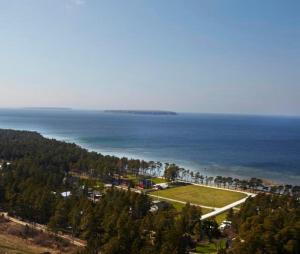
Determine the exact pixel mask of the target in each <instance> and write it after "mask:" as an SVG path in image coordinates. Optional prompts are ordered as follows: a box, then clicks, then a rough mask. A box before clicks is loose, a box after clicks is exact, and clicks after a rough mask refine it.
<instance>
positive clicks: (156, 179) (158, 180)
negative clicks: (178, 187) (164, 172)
mask: <svg viewBox="0 0 300 254" xmlns="http://www.w3.org/2000/svg"><path fill="white" fill-rule="evenodd" d="M150 179H151V181H152V182H154V183H156V184H157V183H166V182H167V180H166V179H164V178H159V177H152V178H150Z"/></svg>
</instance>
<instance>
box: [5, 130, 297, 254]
mask: <svg viewBox="0 0 300 254" xmlns="http://www.w3.org/2000/svg"><path fill="white" fill-rule="evenodd" d="M0 160H1V161H0V162H1V163H0V165H1V167H0V208H1V209H2V210H3V211H7V212H8V213H9V215H10V216H14V217H18V218H20V219H22V220H24V221H27V222H28V223H33V224H34V223H40V224H44V225H47V227H48V228H49V229H50V230H51V231H52V232H53V233H54V234H57V235H60V234H68V235H71V236H73V237H76V238H80V239H83V240H85V241H86V248H85V249H84V250H82V251H81V252H82V253H98V252H99V251H101V253H102V254H113V253H118V254H122V253H124V254H127V253H128V254H129V253H130V254H135V253H136V254H137V253H141V254H152V253H153V254H154V253H163V254H164V253H166V254H167V253H177V254H181V253H182V254H183V253H187V252H189V251H196V250H197V249H199V248H201V246H202V247H203V246H210V247H211V246H212V244H218V243H220V242H222V243H223V242H224V240H225V242H226V244H225V245H223V244H222V246H221V245H218V248H217V251H218V252H219V253H237V254H239V253H297V252H299V232H300V231H299V221H300V220H299V196H298V195H299V187H297V186H283V188H279V187H278V188H276V189H271V191H270V193H268V194H267V195H266V194H259V195H257V197H255V198H249V199H248V200H247V202H246V203H245V205H242V206H241V208H240V211H239V212H237V213H232V212H229V213H228V214H227V219H229V220H231V221H232V228H231V229H230V230H231V232H221V231H220V230H219V225H218V223H217V222H216V221H215V219H214V218H210V219H206V220H201V215H202V214H203V211H202V210H201V208H199V207H196V206H193V205H190V203H189V202H192V201H196V202H195V203H197V202H199V200H201V202H199V204H200V203H201V204H212V203H211V200H213V202H214V205H216V206H223V205H224V204H227V203H228V202H233V201H234V200H237V199H239V198H242V197H244V196H243V194H242V193H238V192H232V191H228V190H225V189H224V190H219V189H212V188H207V187H204V186H196V185H191V184H188V185H186V186H181V187H178V186H176V183H175V182H176V181H179V185H181V184H183V183H182V182H184V180H185V181H190V182H191V181H193V182H198V183H200V184H203V185H206V184H207V185H209V184H215V185H217V186H220V187H223V188H232V189H239V188H241V189H243V188H245V189H247V190H251V191H256V192H257V191H259V190H261V191H264V189H263V188H262V182H261V181H260V180H259V179H256V178H253V179H250V180H248V181H246V180H238V181H237V180H235V179H232V178H228V177H221V176H220V177H215V178H210V177H205V176H201V175H200V174H197V173H192V172H191V171H188V170H185V169H183V168H180V167H178V166H176V165H174V164H166V165H165V169H166V170H165V172H164V175H165V178H166V181H170V182H171V183H172V184H173V185H175V187H174V188H170V189H167V190H161V191H158V192H152V193H153V194H154V195H155V194H158V193H159V194H160V195H164V193H169V195H173V196H172V197H175V198H176V199H184V201H187V203H186V204H185V205H183V206H181V207H180V209H178V208H177V209H175V208H174V206H173V205H172V204H171V205H168V206H164V207H163V208H162V209H158V210H154V211H151V208H152V205H153V201H152V198H151V197H150V196H149V195H146V194H143V193H137V192H135V191H133V190H132V188H131V187H135V186H134V184H138V185H140V187H141V188H144V187H146V188H148V184H146V186H144V185H142V183H143V180H145V179H146V180H147V179H149V178H150V179H151V178H152V177H157V176H160V175H162V174H161V172H160V171H162V163H159V162H145V161H142V160H136V159H127V158H117V157H114V156H103V155H101V154H99V153H95V152H88V151H87V150H85V149H83V148H81V147H79V146H77V145H75V144H69V143H65V142H60V141H56V140H53V139H46V138H44V137H42V136H41V135H40V134H38V133H35V132H27V131H13V130H0ZM154 179H156V180H157V178H154ZM158 179H161V178H158ZM132 181H136V182H135V183H134V182H133V183H132ZM140 181H142V182H141V183H140ZM150 181H151V180H150ZM146 182H147V183H148V181H146ZM154 182H155V181H154ZM125 183H126V186H125V187H121V186H122V184H123V185H124V184H125ZM185 184H186V183H185ZM114 186H116V187H114ZM117 187H120V188H117ZM161 193H163V194H161ZM170 193H171V194H170ZM96 194H97V195H98V196H97V197H99V199H98V201H97V202H96V201H95V197H94V195H96ZM91 195H93V197H91ZM194 197H196V199H197V200H196V199H193V198H194ZM209 202H210V203H209ZM192 203H193V202H192ZM233 239H235V240H233ZM227 240H230V241H232V244H231V245H230V246H229V243H228V241H227ZM274 241H276V243H275V244H273V245H272V242H274ZM244 243H247V244H244ZM271 245H272V246H271ZM204 249H205V248H204ZM202 250H203V248H202ZM260 250H263V252H260Z"/></svg>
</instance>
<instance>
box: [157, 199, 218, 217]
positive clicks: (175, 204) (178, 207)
mask: <svg viewBox="0 0 300 254" xmlns="http://www.w3.org/2000/svg"><path fill="white" fill-rule="evenodd" d="M153 199H155V200H162V201H166V202H168V203H170V204H172V205H173V206H174V208H175V209H176V210H177V211H178V212H180V211H181V210H182V208H183V207H185V204H182V203H179V202H173V201H169V200H165V199H163V198H153ZM201 211H202V214H207V213H210V212H212V211H213V209H208V208H201Z"/></svg>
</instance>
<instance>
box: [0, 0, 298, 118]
mask: <svg viewBox="0 0 300 254" xmlns="http://www.w3.org/2000/svg"><path fill="white" fill-rule="evenodd" d="M299 13H300V1H299V0H295V1H293V0H281V1H279V0H264V1H261V0H251V1H250V0H249V1H240V0H226V1H225V0H218V1H217V0H184V1H182V0H164V1H161V0H124V1H123V0H122V1H120V0H118V1H116V0H107V1H101V0H0V95H1V99H0V107H72V108H78V109H144V110H146V109H149V110H173V111H178V112H205V113H238V114H277V115H278V114H279V115H300V15H299Z"/></svg>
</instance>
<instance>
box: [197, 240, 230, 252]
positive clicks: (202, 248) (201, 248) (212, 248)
mask: <svg viewBox="0 0 300 254" xmlns="http://www.w3.org/2000/svg"><path fill="white" fill-rule="evenodd" d="M221 248H225V242H224V241H223V240H222V241H220V242H219V243H206V244H200V245H198V246H197V247H196V252H197V253H206V254H208V253H209V254H217V253H218V250H219V249H221Z"/></svg>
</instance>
